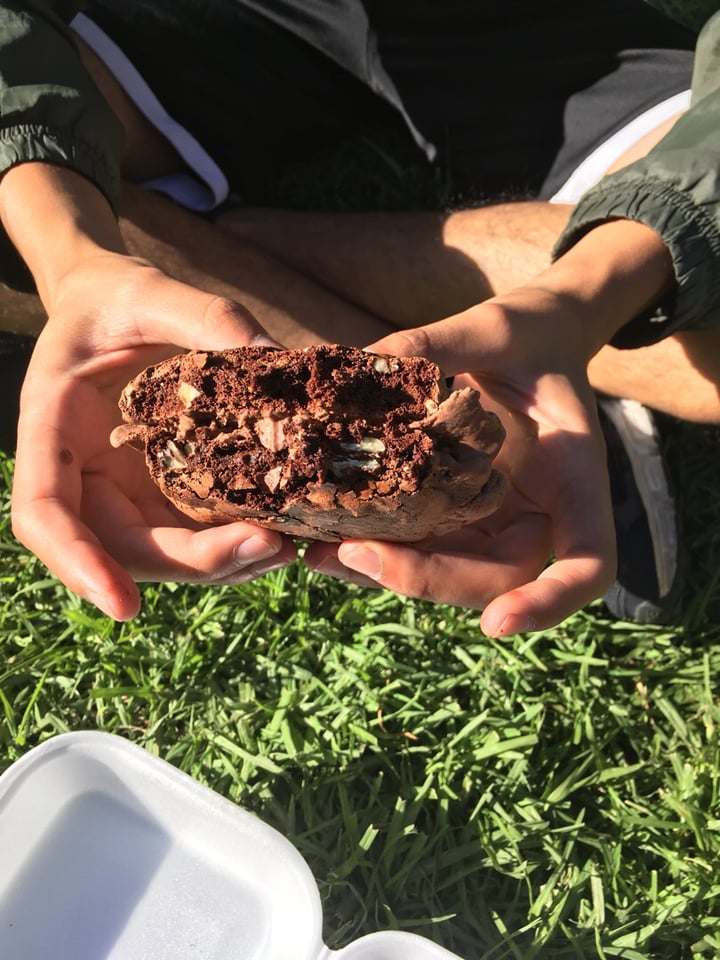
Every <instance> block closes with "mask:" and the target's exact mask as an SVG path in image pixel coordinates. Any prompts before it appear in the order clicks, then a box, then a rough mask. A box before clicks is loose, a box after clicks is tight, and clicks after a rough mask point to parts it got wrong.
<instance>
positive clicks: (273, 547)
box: [233, 534, 280, 567]
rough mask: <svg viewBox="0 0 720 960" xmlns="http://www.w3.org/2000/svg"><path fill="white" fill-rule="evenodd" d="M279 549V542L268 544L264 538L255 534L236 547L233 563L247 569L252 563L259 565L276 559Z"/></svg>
mask: <svg viewBox="0 0 720 960" xmlns="http://www.w3.org/2000/svg"><path fill="white" fill-rule="evenodd" d="M279 549H280V543H279V542H278V541H277V540H272V541H270V542H268V541H267V540H266V539H265V538H264V537H259V536H258V535H257V534H253V536H251V537H248V539H247V540H244V541H243V542H242V543H239V544H238V545H237V546H236V547H235V549H234V550H233V562H234V563H235V564H236V566H238V567H247V566H248V565H249V564H251V563H259V562H260V561H261V560H268V559H269V558H270V557H274V556H275V554H276V553H277V552H278V550H279Z"/></svg>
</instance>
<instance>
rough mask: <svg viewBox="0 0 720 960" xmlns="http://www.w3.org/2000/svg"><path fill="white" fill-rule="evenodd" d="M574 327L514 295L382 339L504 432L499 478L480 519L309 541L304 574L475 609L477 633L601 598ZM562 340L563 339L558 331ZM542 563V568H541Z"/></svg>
mask: <svg viewBox="0 0 720 960" xmlns="http://www.w3.org/2000/svg"><path fill="white" fill-rule="evenodd" d="M578 325H579V321H578V317H577V316H576V315H574V311H573V310H572V309H570V308H569V306H568V303H567V302H566V301H565V300H564V299H563V298H561V297H558V296H557V295H556V294H555V293H554V292H552V291H551V290H548V289H545V288H543V287H535V288H533V287H526V288H522V289H521V290H519V291H515V292H514V293H512V294H510V295H507V296H505V297H503V298H496V299H495V300H491V301H487V302H485V303H484V304H481V305H479V306H477V307H473V308H472V309H471V310H468V311H466V312H465V313H462V314H459V315H458V316H456V317H452V318H449V319H447V320H443V321H440V322H438V323H435V324H431V325H429V326H427V327H423V328H419V329H416V330H410V331H406V332H403V333H397V334H393V335H392V336H390V337H387V338H385V339H383V340H382V341H379V342H377V343H375V344H374V345H373V347H372V348H371V349H373V350H376V351H378V352H383V353H385V352H387V353H397V354H400V355H410V354H414V355H420V354H421V355H425V356H429V357H431V358H432V359H434V360H435V361H436V362H438V363H439V364H440V366H441V368H442V369H443V370H444V372H445V373H446V374H447V375H456V385H458V386H459V385H461V384H463V383H467V384H469V385H472V386H474V387H475V388H476V389H479V390H480V391H481V393H482V395H483V398H484V402H485V405H486V406H488V407H489V408H492V409H495V410H496V412H497V413H498V414H499V416H500V417H501V419H502V421H503V424H504V426H505V428H506V430H507V437H506V440H505V444H504V446H503V449H502V451H501V454H500V456H499V457H498V459H497V461H496V465H497V466H498V468H499V469H500V470H502V471H503V472H504V473H505V474H506V476H507V478H508V480H509V490H508V494H507V497H506V499H505V501H504V504H503V506H502V507H501V508H500V510H499V511H498V512H497V513H495V514H494V515H493V516H490V517H488V518H486V519H484V520H482V521H479V522H477V523H473V524H471V525H469V526H467V527H465V528H463V529H462V530H459V531H457V532H456V533H453V534H450V535H447V536H444V537H438V538H434V539H431V540H427V541H425V542H423V543H420V544H413V545H408V544H393V543H379V542H363V541H347V542H345V543H343V544H341V545H340V546H339V547H337V546H331V545H329V544H313V545H312V547H311V548H310V549H309V550H308V551H307V553H306V557H305V561H306V563H308V565H309V566H311V567H312V568H313V569H316V570H320V571H321V572H326V573H329V574H331V575H335V576H341V577H345V578H346V579H349V580H351V581H353V582H356V583H362V584H365V585H374V586H378V585H380V586H383V587H386V588H388V589H390V590H394V591H396V592H397V593H401V594H405V595H408V596H414V597H420V598H424V599H429V600H434V601H437V602H446V603H453V604H460V605H462V606H466V607H476V608H483V610H484V612H483V615H482V618H481V621H480V625H481V628H482V629H483V631H484V632H485V633H486V634H488V635H490V636H501V635H503V634H508V633H515V632H524V631H529V630H535V629H544V628H547V627H550V626H553V625H555V624H557V623H559V622H560V621H561V620H563V619H564V618H565V617H567V616H569V615H570V614H571V613H573V612H575V611H576V610H578V609H580V608H581V607H583V606H584V605H585V604H586V603H588V602H589V601H591V600H592V599H594V598H595V597H597V596H599V595H600V594H602V593H603V592H604V591H605V590H606V589H607V588H608V587H609V586H610V584H611V583H612V580H613V577H614V571H615V536H614V527H613V518H612V510H611V504H610V495H609V483H608V476H607V468H606V464H605V449H604V444H603V439H602V435H601V433H600V427H599V423H598V419H597V415H596V410H595V400H594V397H593V394H592V391H591V390H590V387H589V384H588V382H587V378H586V374H585V367H586V364H587V359H588V356H587V353H588V347H587V345H586V343H585V342H584V340H583V338H582V336H581V335H580V334H578V333H577V332H576V331H578V329H579V327H578ZM560 333H562V335H560ZM552 553H554V556H555V560H554V562H551V563H549V559H550V556H551V554H552Z"/></svg>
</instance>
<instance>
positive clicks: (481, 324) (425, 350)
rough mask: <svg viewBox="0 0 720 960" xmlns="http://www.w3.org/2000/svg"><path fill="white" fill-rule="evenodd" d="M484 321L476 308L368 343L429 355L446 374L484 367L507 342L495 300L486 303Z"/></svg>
mask: <svg viewBox="0 0 720 960" xmlns="http://www.w3.org/2000/svg"><path fill="white" fill-rule="evenodd" d="M482 317H483V318H484V320H483V321H481V319H480V317H479V316H478V312H477V310H476V309H475V308H473V309H471V310H466V311H464V312H463V313H459V314H456V315H455V316H453V317H449V318H448V319H446V320H438V321H437V322H435V323H429V324H427V325H426V326H423V327H417V328H415V329H412V330H400V331H397V332H396V333H391V334H390V335H389V336H387V337H383V338H382V340H377V341H375V343H373V344H371V345H370V346H368V347H366V349H367V350H369V351H372V352H373V353H387V354H392V355H394V356H400V357H407V356H413V357H428V358H429V359H431V360H434V361H435V363H437V364H438V366H440V367H441V369H442V370H443V372H444V373H445V374H446V375H447V376H454V375H455V374H457V373H464V372H465V371H467V370H475V369H482V368H483V367H484V365H486V364H487V362H488V359H489V358H490V357H492V356H493V355H494V354H496V353H498V352H499V351H502V350H504V349H505V348H506V347H507V344H508V328H507V322H506V318H505V315H504V314H503V313H502V311H500V310H499V309H498V308H497V307H495V306H494V305H493V304H489V303H487V304H483V314H482Z"/></svg>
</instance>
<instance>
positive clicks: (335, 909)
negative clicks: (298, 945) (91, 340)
mask: <svg viewBox="0 0 720 960" xmlns="http://www.w3.org/2000/svg"><path fill="white" fill-rule="evenodd" d="M665 426H666V428H667V429H666V431H665V432H666V440H667V445H668V451H669V456H670V462H671V465H672V468H673V474H674V479H675V483H676V484H677V486H678V489H679V490H681V491H682V497H681V505H682V513H683V522H684V539H685V541H686V544H687V547H688V558H687V564H686V569H687V587H686V613H685V616H684V621H683V623H682V624H679V625H677V626H676V627H673V628H665V627H663V628H659V627H652V628H651V627H639V626H636V625H632V624H625V623H616V622H612V621H611V620H609V619H607V617H606V616H605V615H604V613H603V610H602V608H601V606H600V605H599V604H595V605H593V606H591V607H590V608H589V609H587V610H585V611H583V612H581V613H578V614H577V615H576V616H574V617H572V618H571V619H569V620H568V621H567V622H565V623H564V624H563V625H562V626H560V627H558V628H556V629H554V630H548V631H545V632H540V633H535V634H532V635H528V636H515V637H508V638H506V639H503V640H501V641H496V640H489V639H487V638H485V637H483V636H482V634H481V633H480V631H479V629H478V626H477V620H478V617H477V613H476V612H473V611H463V610H459V609H455V608H450V607H441V606H432V605H429V604H425V603H421V602H415V601H410V600H404V599H401V598H398V597H395V596H393V595H391V594H388V593H385V592H379V591H377V592H370V591H364V590H361V589H359V588H354V587H351V586H347V585H344V584H341V583H339V582H336V581H332V580H327V579H324V578H321V577H319V576H317V575H315V574H310V573H308V572H307V571H306V570H305V568H304V567H303V566H302V565H301V564H297V565H295V566H293V567H291V568H289V569H287V570H283V571H280V572H277V573H274V574H270V575H268V576H266V577H265V578H264V579H263V580H261V581H257V582H255V583H252V584H248V585H245V586H241V587H234V588H230V587H222V588H216V589H201V588H198V587H193V586H176V585H172V584H165V585H162V586H154V585H153V586H147V587H146V588H144V591H143V598H144V599H143V609H142V612H141V614H140V616H139V617H138V618H137V619H136V620H134V621H132V622H131V623H127V624H118V623H114V622H113V621H111V620H109V619H107V618H105V617H103V616H101V615H99V614H98V613H97V612H96V611H95V610H94V609H93V608H91V607H90V606H88V605H86V604H85V603H83V602H81V601H79V600H78V599H77V598H76V597H74V596H72V595H70V594H69V593H68V592H67V591H66V590H65V589H64V588H63V587H62V585H60V584H59V583H58V582H57V581H55V580H54V579H53V578H52V577H50V576H49V575H48V573H47V571H46V570H45V569H44V568H43V566H42V565H41V564H40V563H39V561H37V560H36V559H35V558H34V557H33V556H31V555H29V554H28V553H27V552H26V551H25V550H24V549H23V548H22V547H20V546H19V544H18V543H17V542H16V541H15V540H14V539H13V537H12V534H11V532H10V527H9V510H8V503H7V501H8V489H9V487H10V484H11V479H12V461H11V460H9V459H7V458H3V459H0V470H1V471H2V478H3V482H2V488H3V489H2V503H1V504H0V576H1V577H2V605H1V607H0V743H1V747H0V772H1V771H2V770H3V769H5V768H6V767H7V766H8V765H9V764H10V763H12V762H13V761H14V760H15V759H17V758H18V757H20V756H22V755H23V754H24V753H25V752H26V751H27V750H28V749H30V748H31V747H33V746H34V745H36V744H38V743H41V742H42V741H44V740H45V739H47V738H48V737H51V736H53V735H55V734H57V733H61V732H65V731H70V730H81V729H97V730H104V731H108V732H112V733H115V734H118V735H120V736H122V737H126V738H128V739H129V740H132V741H133V742H135V743H137V744H139V745H141V746H143V747H145V748H146V749H147V750H149V751H151V752H152V753H154V754H158V755H160V756H162V757H164V758H165V759H167V760H169V761H170V762H171V763H173V764H174V765H176V766H177V767H179V768H181V769H182V770H184V771H186V772H188V773H190V774H191V775H192V776H193V777H195V778H196V779H197V780H199V781H200V782H202V783H204V784H207V785H209V786H210V787H212V788H213V789H215V790H217V791H218V792H219V793H221V794H222V795H224V796H226V797H229V798H231V799H232V800H233V801H236V802H237V803H239V804H241V805H242V806H243V807H245V808H247V809H249V810H251V811H253V812H255V813H256V814H257V815H259V816H260V817H261V818H262V819H263V820H265V821H266V822H267V823H269V824H271V825H273V826H274V827H276V828H278V829H279V830H280V831H281V832H282V833H284V834H285V835H286V836H288V837H289V838H290V840H291V841H292V842H293V843H294V844H295V845H296V846H297V848H298V849H299V850H300V852H301V853H302V854H303V856H304V857H305V858H306V859H307V861H308V863H309V864H310V866H311V868H312V870H313V872H314V874H315V876H316V878H317V881H318V884H319V887H320V891H321V894H322V898H323V903H324V910H325V918H326V926H325V938H326V942H327V943H328V944H329V945H330V946H332V947H338V946H341V945H343V944H344V943H347V942H348V941H350V940H352V939H354V938H356V937H357V936H359V935H360V934H362V933H366V932H370V931H373V930H377V929H387V928H400V929H405V930H413V931H415V932H418V933H420V934H422V935H424V936H426V937H429V938H431V939H433V940H435V941H436V942H438V943H440V944H443V945H444V946H446V947H448V948H449V949H451V950H453V951H455V952H456V953H458V954H459V955H460V956H461V957H463V958H465V960H501V958H524V960H530V958H535V957H538V958H543V960H565V958H567V960H569V958H590V957H593V958H595V957H622V958H626V960H649V958H663V960H664V958H667V960H671V958H672V960H682V958H690V957H708V958H710V957H720V875H719V872H718V863H720V797H719V791H720V703H719V701H718V685H717V680H716V678H717V676H718V671H719V670H720V509H719V508H718V505H717V503H718V490H720V482H719V481H720V435H719V434H718V432H717V431H714V430H706V429H701V428H693V427H689V426H684V427H681V426H679V425H676V424H666V425H665Z"/></svg>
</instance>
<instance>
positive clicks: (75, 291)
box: [0, 164, 295, 620]
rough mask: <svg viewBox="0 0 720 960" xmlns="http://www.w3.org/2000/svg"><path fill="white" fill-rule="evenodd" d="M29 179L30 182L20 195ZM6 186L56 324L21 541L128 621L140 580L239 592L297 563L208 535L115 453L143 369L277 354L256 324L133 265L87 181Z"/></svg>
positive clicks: (31, 375) (38, 382) (256, 538)
mask: <svg viewBox="0 0 720 960" xmlns="http://www.w3.org/2000/svg"><path fill="white" fill-rule="evenodd" d="M39 167H44V169H41V170H38V169H37V168H39ZM31 168H35V169H34V170H32V169H31ZM23 174H27V175H28V177H27V178H26V179H27V180H28V181H31V182H26V184H22V185H21V184H20V176H18V175H21V176H22V175H23ZM36 174H37V176H36ZM11 181H14V182H11ZM38 181H39V182H38ZM1 186H2V189H1V190H0V212H1V213H2V215H3V222H4V223H5V225H6V227H7V228H8V230H9V232H10V235H11V237H12V238H13V239H14V241H15V243H16V245H17V247H18V249H19V250H20V252H21V254H22V255H23V256H24V257H25V259H26V262H27V263H28V265H29V267H30V269H31V271H32V272H33V275H34V276H35V279H36V282H37V284H38V288H39V292H40V294H41V297H42V299H43V303H44V305H45V307H46V309H47V311H48V315H49V318H48V322H47V325H46V327H45V329H44V330H43V332H42V333H41V335H40V337H39V339H38V342H37V346H36V348H35V351H34V354H33V357H32V360H31V363H30V367H29V370H28V374H27V377H26V381H25V385H24V388H23V393H22V399H21V414H20V422H19V425H18V447H17V456H16V467H15V480H14V489H13V503H12V511H13V525H14V530H15V532H16V535H17V536H18V538H19V539H20V540H21V541H22V542H23V543H24V544H25V545H26V546H27V547H28V548H29V549H30V550H32V551H33V552H34V553H36V554H37V556H38V557H39V558H40V559H41V560H42V561H43V562H44V563H45V564H46V565H47V566H48V567H49V568H50V570H51V571H53V572H54V573H55V574H56V575H57V576H58V577H59V578H60V579H61V580H62V581H63V582H64V583H65V584H66V585H67V586H68V587H70V589H72V590H73V591H74V592H76V593H78V594H79V595H81V596H83V597H85V598H86V599H88V600H90V601H92V602H93V603H95V604H96V605H97V606H98V607H100V609H102V610H103V611H105V612H106V613H108V614H109V615H110V616H112V617H115V618H116V619H119V620H124V619H129V618H130V617H132V616H134V615H135V614H136V613H137V611H138V608H139V602H140V601H139V594H138V591H137V587H136V585H135V581H140V580H176V581H181V580H186V581H194V582H206V583H235V582H239V581H243V580H248V579H251V578H252V577H253V576H257V575H260V574H261V573H263V572H265V571H266V570H268V569H271V568H272V567H277V566H281V565H283V564H285V563H288V562H290V561H291V560H292V559H293V558H294V556H295V548H294V546H293V545H292V543H291V542H290V541H289V540H287V539H285V538H283V537H281V536H280V535H279V534H277V533H274V532H271V531H260V530H258V529H257V528H256V527H253V526H250V525H249V524H246V523H235V524H230V525H228V526H225V527H221V528H211V529H203V528H201V527H200V526H199V525H198V524H195V523H193V522H192V521H190V520H189V519H188V518H187V517H183V516H181V515H180V514H179V513H177V512H176V511H175V510H173V509H172V508H171V507H170V505H169V504H168V502H167V500H166V499H165V498H164V497H163V496H162V494H161V493H160V492H159V491H158V490H157V488H156V487H155V485H154V484H153V483H152V481H151V480H150V478H149V476H148V474H147V469H146V467H145V464H144V462H143V459H142V457H140V456H139V455H138V454H137V452H136V451H134V450H113V449H112V448H111V446H110V440H109V437H110V432H111V430H112V428H113V427H114V426H115V425H116V424H117V423H118V422H119V419H120V415H119V411H118V408H117V401H118V398H119V396H120V392H121V390H122V388H123V386H124V385H125V384H126V383H127V381H128V380H129V379H130V378H131V377H132V376H133V375H135V374H136V373H137V372H138V371H139V370H141V369H142V368H143V367H145V366H147V364H148V363H151V362H154V361H157V360H159V359H162V358H164V357H166V356H168V355H170V354H172V353H177V351H178V349H179V348H193V347H205V348H213V347H220V346H227V345H229V344H238V345H239V344H244V343H252V342H260V343H263V342H269V341H268V340H267V337H265V335H264V333H263V331H262V329H261V328H260V327H259V325H258V324H257V323H256V321H255V320H254V319H253V318H252V316H250V315H249V314H248V313H247V311H245V310H244V309H243V308H242V307H241V306H240V305H238V304H236V303H233V302H231V301H227V300H224V299H222V298H219V297H215V296H212V295H209V294H206V293H204V292H202V291H199V290H196V289H194V288H192V287H188V286H187V285H185V284H181V283H178V282H177V281H175V280H173V279H171V278H170V277H168V276H166V275H165V274H163V273H161V272H160V271H158V270H156V269H155V268H154V267H153V266H152V265H150V264H149V263H147V262H144V261H141V260H137V259H135V258H132V257H129V256H127V255H126V254H125V252H124V250H123V247H122V242H121V241H120V238H119V234H118V233H117V227H116V224H115V221H114V218H113V216H112V212H111V211H110V209H109V207H108V206H107V204H106V202H105V201H104V198H102V196H101V195H100V194H99V193H98V191H96V190H95V188H94V187H93V186H92V185H91V184H90V183H89V182H88V181H85V180H83V178H82V177H79V176H77V175H75V174H73V173H70V172H69V171H62V170H58V169H54V168H51V167H48V166H46V165H40V164H27V165H24V166H23V167H19V168H16V169H13V170H11V171H10V173H9V174H7V175H6V177H5V178H4V179H3V181H2V185H1ZM18 206H19V207H20V208H21V209H24V211H25V215H24V217H22V218H21V217H19V216H17V208H18ZM33 207H35V209H34V210H33ZM33 214H34V215H33Z"/></svg>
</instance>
